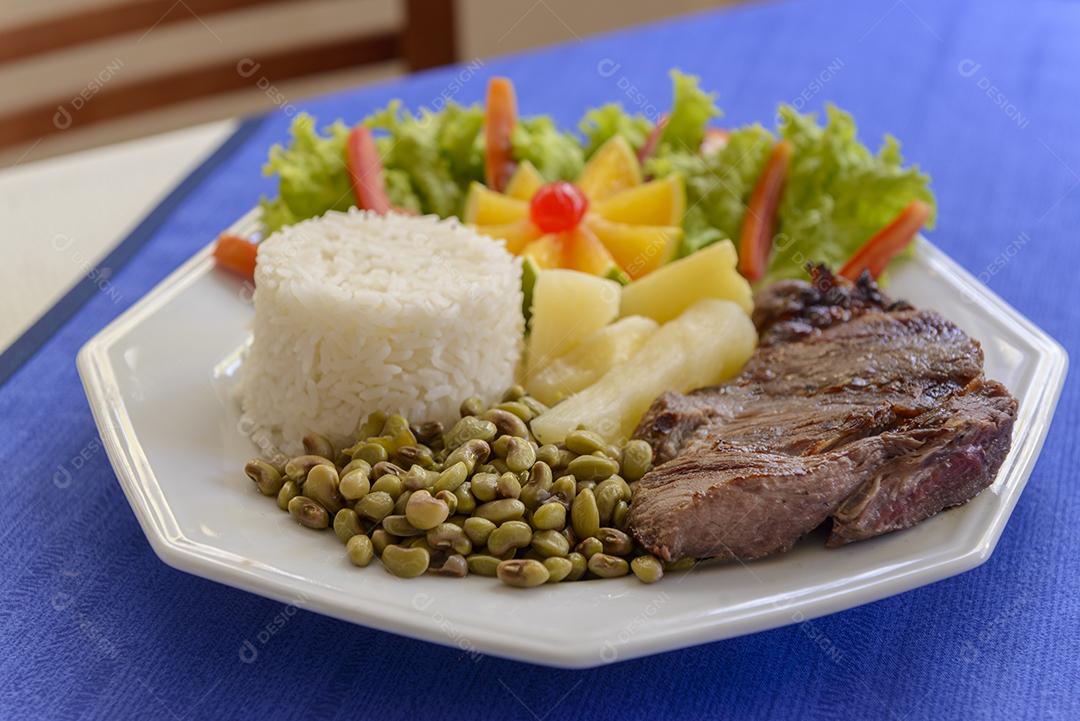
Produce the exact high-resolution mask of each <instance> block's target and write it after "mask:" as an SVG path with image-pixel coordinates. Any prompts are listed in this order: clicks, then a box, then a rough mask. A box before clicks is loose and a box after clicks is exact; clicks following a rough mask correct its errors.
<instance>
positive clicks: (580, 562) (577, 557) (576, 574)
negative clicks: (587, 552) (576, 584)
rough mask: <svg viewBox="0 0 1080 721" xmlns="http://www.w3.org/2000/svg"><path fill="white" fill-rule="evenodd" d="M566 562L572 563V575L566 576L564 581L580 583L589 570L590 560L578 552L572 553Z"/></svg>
mask: <svg viewBox="0 0 1080 721" xmlns="http://www.w3.org/2000/svg"><path fill="white" fill-rule="evenodd" d="M566 560H568V561H570V573H568V574H567V575H566V578H564V579H563V580H564V581H579V580H581V577H582V576H584V575H585V572H586V571H587V570H589V560H588V559H587V558H585V556H583V555H581V554H580V553H578V552H576V551H571V552H570V553H569V555H567V557H566Z"/></svg>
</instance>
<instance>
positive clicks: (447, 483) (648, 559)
mask: <svg viewBox="0 0 1080 721" xmlns="http://www.w3.org/2000/svg"><path fill="white" fill-rule="evenodd" d="M485 396H486V397H488V398H490V397H491V396H490V395H488V394H485ZM546 410H547V407H546V406H544V404H542V403H540V402H539V401H537V400H536V399H534V398H531V397H529V396H528V395H527V394H526V392H525V390H524V389H523V388H521V387H514V388H511V389H510V390H509V391H507V393H506V394H505V395H504V396H503V397H502V400H501V401H499V402H497V403H495V404H493V405H491V406H489V405H488V404H487V402H486V401H485V400H484V398H483V397H479V396H477V397H473V398H467V399H465V400H464V401H463V402H462V404H461V407H460V414H461V415H460V418H458V419H457V420H456V421H455V422H454V423H453V424H449V425H448V427H446V428H444V426H443V425H442V424H441V423H439V422H426V423H417V422H416V421H415V419H414V421H413V422H412V423H410V421H409V419H407V418H405V417H404V416H401V415H389V416H388V415H385V414H383V413H379V412H375V413H372V414H371V415H369V416H368V417H367V419H366V420H365V421H364V422H363V423H361V424H359V426H358V428H357V436H356V438H354V439H352V441H351V442H352V445H351V446H348V447H346V448H345V450H343V451H342V450H340V449H338V448H337V447H336V445H335V442H333V441H331V440H330V439H329V438H328V437H326V436H323V435H320V434H318V433H309V434H307V435H306V436H304V438H303V439H302V442H303V447H304V454H303V455H299V456H296V457H295V458H291V459H289V460H288V461H287V462H286V463H285V467H284V469H282V468H281V467H280V466H279V465H277V464H276V463H271V462H267V461H265V460H260V459H253V460H251V461H249V462H248V463H247V464H246V465H245V467H244V471H245V473H246V475H247V476H248V477H249V478H251V480H252V481H253V482H254V484H255V486H256V487H257V488H258V490H259V491H260V492H261V493H263V494H265V495H268V496H272V497H275V498H276V500H277V504H278V506H279V507H280V508H282V509H283V510H286V511H288V512H289V513H290V514H291V515H292V516H293V518H294V519H295V520H296V521H297V522H298V523H300V524H302V525H305V526H307V527H309V528H315V529H323V528H327V527H329V526H332V527H333V530H334V534H335V535H336V536H337V538H338V539H339V540H340V541H341V542H342V543H344V544H345V550H346V554H347V556H348V558H349V560H350V562H351V563H353V564H354V565H357V566H366V565H368V564H370V562H371V559H372V558H374V557H376V556H377V557H380V558H382V559H383V565H384V566H385V567H386V569H387V571H388V572H389V573H391V574H394V575H396V576H400V577H403V578H412V577H416V576H419V575H421V574H423V573H430V574H433V575H441V576H451V577H461V576H464V575H466V574H468V573H473V574H476V575H483V576H497V577H499V578H500V579H502V580H503V581H504V582H505V583H507V584H509V585H512V586H520V587H531V586H537V585H541V584H543V583H560V582H571V581H577V580H581V579H583V578H614V577H618V576H623V575H626V574H628V573H630V572H631V571H632V572H633V573H634V575H635V576H636V577H638V578H639V579H641V580H642V581H643V582H646V583H651V582H655V581H656V580H658V579H660V578H661V577H662V576H663V574H664V572H665V571H666V570H668V569H669V568H671V567H673V566H674V565H675V564H664V563H661V562H660V561H659V560H658V559H657V558H655V557H654V556H638V557H636V558H635V557H634V556H635V550H634V542H633V539H632V538H631V537H630V536H629V535H628V533H627V525H628V519H629V516H630V507H631V504H632V501H633V498H632V496H633V492H632V490H631V486H630V483H628V481H630V482H633V481H636V480H638V479H640V478H641V477H642V476H644V475H645V474H646V473H648V472H649V470H650V469H651V467H652V457H653V453H652V448H651V447H650V446H649V444H648V443H646V442H644V441H637V440H635V441H630V442H628V443H625V444H623V445H621V446H616V445H612V444H609V443H608V442H607V441H606V440H605V439H604V437H603V436H601V435H600V434H598V433H596V432H594V431H591V430H586V429H585V428H584V427H583V426H579V427H578V428H577V429H576V430H574V431H572V432H570V433H569V434H567V436H566V438H565V440H564V441H563V443H561V444H546V445H539V444H538V443H537V441H536V439H535V438H534V437H533V435H532V433H531V431H530V429H529V425H528V424H529V422H531V421H532V420H533V419H534V418H536V417H537V416H538V415H539V414H541V413H544V412H545V411H546ZM474 551H475V552H474ZM632 558H633V562H632V563H631V562H630V561H631V559H632ZM691 563H692V561H691Z"/></svg>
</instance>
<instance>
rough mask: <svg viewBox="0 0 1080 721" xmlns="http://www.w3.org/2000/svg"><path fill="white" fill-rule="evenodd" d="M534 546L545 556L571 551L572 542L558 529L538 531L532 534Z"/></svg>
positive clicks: (559, 554) (562, 554) (560, 554)
mask: <svg viewBox="0 0 1080 721" xmlns="http://www.w3.org/2000/svg"><path fill="white" fill-rule="evenodd" d="M532 547H533V549H535V550H536V552H537V553H539V554H540V555H541V556H543V557H544V558H550V557H552V556H565V555H566V554H568V553H570V542H569V541H568V540H566V536H564V535H563V534H561V533H559V532H558V531H537V532H535V533H534V534H532Z"/></svg>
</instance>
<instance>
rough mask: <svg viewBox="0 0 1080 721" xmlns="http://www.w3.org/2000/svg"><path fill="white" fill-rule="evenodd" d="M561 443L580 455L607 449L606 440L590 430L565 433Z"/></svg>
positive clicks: (601, 451)
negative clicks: (564, 438)
mask: <svg viewBox="0 0 1080 721" xmlns="http://www.w3.org/2000/svg"><path fill="white" fill-rule="evenodd" d="M563 443H564V444H565V445H566V447H567V449H568V450H571V451H573V452H574V453H577V454H579V455H582V456H587V455H590V454H592V453H597V452H600V453H603V452H605V451H606V450H607V442H606V441H605V440H604V439H603V438H601V437H600V435H599V434H597V433H593V432H592V431H570V432H569V433H567V434H566V440H565V441H563Z"/></svg>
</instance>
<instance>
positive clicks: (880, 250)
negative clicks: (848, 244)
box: [840, 200, 930, 280]
mask: <svg viewBox="0 0 1080 721" xmlns="http://www.w3.org/2000/svg"><path fill="white" fill-rule="evenodd" d="M929 219H930V206H929V205H927V204H926V203H924V202H922V201H921V200H913V201H911V202H910V203H908V205H907V207H905V208H904V209H903V210H901V211H900V214H899V215H897V216H896V217H895V218H894V219H893V220H892V222H890V223H889V224H888V225H886V226H885V227H884V228H882V229H881V230H879V231H878V232H876V233H874V235H873V236H872V237H871V238H870V240H868V241H866V242H865V243H864V244H863V246H862V247H861V248H859V249H858V250H857V251H855V255H853V256H851V260H849V261H848V262H847V263H844V267H843V268H841V269H840V275H842V276H843V277H845V278H847V279H848V280H855V279H857V278H858V277H859V276H860V275H862V272H863V271H864V270H868V271H870V275H872V276H873V277H875V278H877V277H878V276H879V275H881V274H882V273H883V272H884V271H885V266H887V265H888V264H889V261H891V260H892V259H893V258H895V257H896V256H897V254H898V253H900V251H902V250H903V249H904V248H906V247H907V246H908V244H909V243H910V242H911V241H912V240H914V239H915V235H916V234H917V233H918V232H919V229H920V228H922V227H923V225H925V224H926V221H927V220H929Z"/></svg>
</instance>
